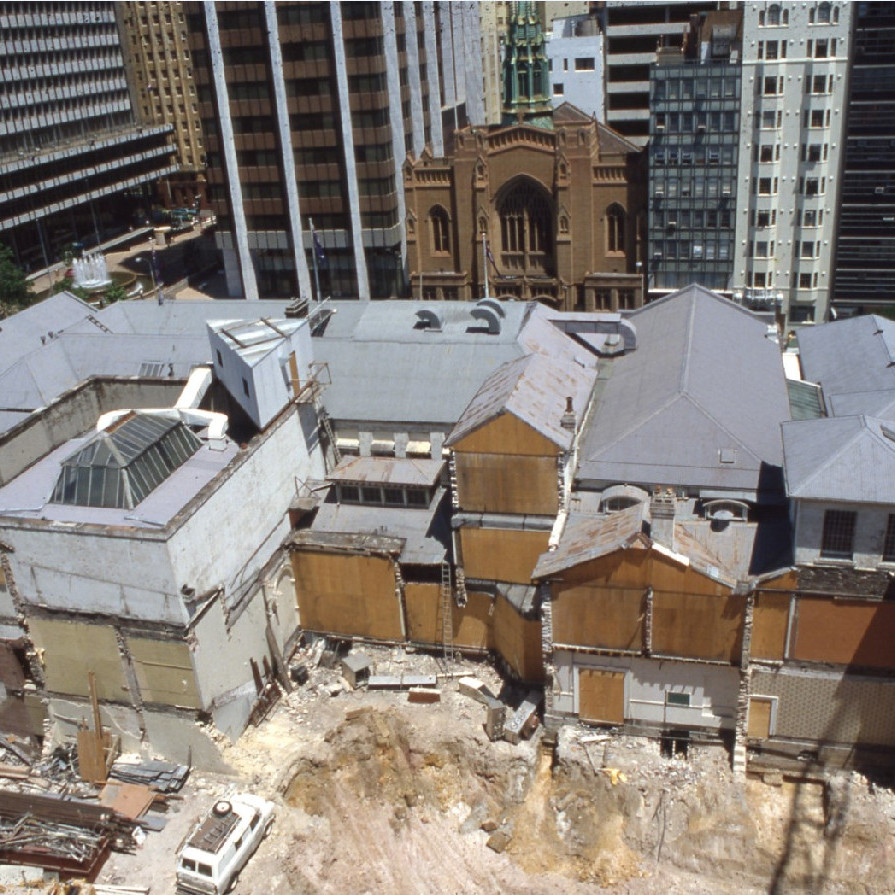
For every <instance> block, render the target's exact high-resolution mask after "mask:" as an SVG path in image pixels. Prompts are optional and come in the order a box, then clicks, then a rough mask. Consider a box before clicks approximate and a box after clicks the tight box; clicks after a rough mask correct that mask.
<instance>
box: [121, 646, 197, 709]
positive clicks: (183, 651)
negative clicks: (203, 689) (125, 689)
mask: <svg viewBox="0 0 895 895" xmlns="http://www.w3.org/2000/svg"><path fill="white" fill-rule="evenodd" d="M127 646H128V649H129V650H130V652H131V656H132V657H133V662H134V670H135V672H136V675H137V683H138V684H139V685H140V694H141V696H142V699H143V702H147V703H160V704H162V705H177V706H183V707H185V708H191V709H195V708H200V707H201V702H200V699H199V692H198V688H197V687H196V674H195V672H194V670H193V663H192V660H191V658H190V651H189V647H188V646H187V645H186V644H185V643H184V642H183V641H172V640H150V639H149V638H142V637H128V638H127Z"/></svg>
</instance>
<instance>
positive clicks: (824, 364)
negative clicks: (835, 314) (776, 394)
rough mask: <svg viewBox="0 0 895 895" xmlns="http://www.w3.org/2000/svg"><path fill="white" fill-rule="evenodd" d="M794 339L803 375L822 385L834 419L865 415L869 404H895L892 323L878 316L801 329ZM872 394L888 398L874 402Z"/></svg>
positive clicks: (870, 406)
mask: <svg viewBox="0 0 895 895" xmlns="http://www.w3.org/2000/svg"><path fill="white" fill-rule="evenodd" d="M798 338H799V360H800V362H801V364H802V375H803V376H804V377H805V379H810V380H811V381H812V382H817V383H820V385H821V386H822V387H823V390H824V395H825V397H826V399H827V403H828V404H829V405H830V406H831V408H833V410H834V412H835V414H836V415H837V416H842V415H847V414H853V413H866V412H868V411H870V410H871V409H872V407H873V403H875V404H876V406H877V407H883V406H885V405H888V404H889V403H890V402H891V401H893V400H895V322H893V321H891V320H887V319H886V318H885V317H878V316H876V315H867V316H860V317H851V318H849V319H847V320H837V321H835V322H833V323H824V324H821V325H820V326H810V327H803V328H802V329H800V330H799V335H798ZM872 392H885V393H888V394H887V395H885V396H881V397H880V398H879V399H877V400H876V401H873V399H871V398H870V397H869V393H872ZM852 397H854V402H852ZM871 402H873V403H871ZM873 412H875V411H873Z"/></svg>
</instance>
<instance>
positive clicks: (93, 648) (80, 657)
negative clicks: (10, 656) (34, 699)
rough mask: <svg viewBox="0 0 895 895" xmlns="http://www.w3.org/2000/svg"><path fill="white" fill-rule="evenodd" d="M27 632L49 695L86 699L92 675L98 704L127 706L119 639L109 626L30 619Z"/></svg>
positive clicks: (59, 620)
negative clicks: (100, 701)
mask: <svg viewBox="0 0 895 895" xmlns="http://www.w3.org/2000/svg"><path fill="white" fill-rule="evenodd" d="M30 629H31V637H32V639H33V641H34V645H35V647H36V649H37V651H38V656H39V657H40V661H41V664H42V665H43V669H44V679H45V681H46V689H47V691H48V692H50V693H58V694H64V695H68V696H80V697H84V698H86V697H87V696H89V694H90V688H89V684H88V674H89V672H91V671H93V672H94V673H95V675H96V692H97V697H98V698H99V699H100V700H103V701H109V702H117V703H130V701H131V694H130V690H129V688H128V685H127V680H126V678H125V674H124V666H123V664H122V659H121V654H120V653H119V650H118V639H117V637H116V634H115V629H114V628H112V627H111V626H110V625H106V624H86V623H84V622H78V621H73V620H69V619H46V618H32V619H31V621H30Z"/></svg>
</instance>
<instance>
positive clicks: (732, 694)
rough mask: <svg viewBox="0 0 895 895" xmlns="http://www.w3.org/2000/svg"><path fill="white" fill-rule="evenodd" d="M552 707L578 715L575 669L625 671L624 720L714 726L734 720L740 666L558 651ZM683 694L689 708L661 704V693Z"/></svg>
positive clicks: (648, 723) (657, 723) (662, 695)
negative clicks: (686, 695)
mask: <svg viewBox="0 0 895 895" xmlns="http://www.w3.org/2000/svg"><path fill="white" fill-rule="evenodd" d="M553 662H554V665H555V667H556V672H555V688H554V695H553V706H554V709H555V710H556V711H557V712H561V713H564V714H578V669H580V668H602V669H605V670H608V671H625V672H626V679H625V720H626V721H631V722H635V723H640V724H646V725H650V726H661V725H664V724H669V725H677V726H683V727H690V728H703V729H708V730H719V729H722V728H724V729H726V728H732V727H733V724H734V721H735V720H736V702H737V692H738V687H739V669H737V668H732V667H729V666H724V665H709V664H707V663H702V662H675V661H673V660H660V659H643V658H639V657H637V656H630V657H627V656H601V655H594V654H592V653H582V652H572V651H571V650H557V651H555V652H554V654H553ZM668 691H671V692H674V693H688V694H689V696H690V705H689V707H681V706H670V705H666V701H665V694H666V692H668Z"/></svg>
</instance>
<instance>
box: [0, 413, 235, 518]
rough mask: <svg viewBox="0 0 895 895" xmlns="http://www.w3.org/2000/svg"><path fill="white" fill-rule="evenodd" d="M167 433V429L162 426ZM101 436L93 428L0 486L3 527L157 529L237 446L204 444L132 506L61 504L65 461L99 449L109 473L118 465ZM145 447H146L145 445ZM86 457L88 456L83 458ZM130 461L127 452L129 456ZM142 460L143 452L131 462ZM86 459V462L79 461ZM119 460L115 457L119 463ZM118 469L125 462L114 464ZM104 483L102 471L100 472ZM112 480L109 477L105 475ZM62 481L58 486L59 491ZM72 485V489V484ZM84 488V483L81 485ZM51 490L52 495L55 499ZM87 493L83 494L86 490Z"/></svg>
mask: <svg viewBox="0 0 895 895" xmlns="http://www.w3.org/2000/svg"><path fill="white" fill-rule="evenodd" d="M175 414H176V411H161V412H157V413H154V414H152V413H149V414H140V415H145V416H147V417H151V418H152V417H154V418H157V419H160V420H168V419H170V418H172V415H175ZM162 428H164V429H165V431H167V427H161V428H160V429H159V434H163V433H162ZM103 434H104V433H98V432H97V431H96V430H91V431H88V432H85V433H83V434H81V435H79V436H77V437H76V438H71V439H68V440H67V441H65V442H64V443H63V444H61V445H59V446H58V447H57V448H55V449H54V450H52V451H51V452H50V453H48V454H47V455H46V456H44V457H42V458H40V459H39V460H37V462H35V463H34V464H32V465H31V466H29V467H28V468H27V469H26V470H25V471H24V472H22V473H21V474H20V475H18V476H17V477H16V478H14V479H13V480H12V481H10V482H8V483H7V484H6V485H4V486H3V487H0V516H2V517H4V523H5V524H10V523H12V522H13V520H19V521H20V522H21V523H23V524H26V525H35V524H36V525H40V526H45V525H46V526H51V527H57V528H59V529H60V530H63V529H64V528H71V527H73V526H78V525H94V526H97V525H98V526H103V527H106V528H115V529H131V530H139V529H142V530H149V531H160V530H162V529H164V528H165V527H166V526H167V525H168V524H169V523H170V522H171V521H172V520H173V519H174V518H175V517H176V516H177V514H178V513H179V512H180V511H181V510H182V509H183V508H184V507H185V506H186V505H187V504H188V503H189V502H190V501H191V500H192V499H193V498H194V497H196V496H197V495H198V494H199V492H200V491H201V490H202V489H203V488H204V487H205V486H206V485H208V484H209V483H210V482H211V481H212V480H213V479H214V478H215V477H216V476H217V475H218V474H219V473H220V472H221V471H222V470H224V469H225V468H226V467H227V466H228V465H229V464H230V463H231V461H232V460H233V459H234V458H235V457H236V455H237V454H238V452H239V448H238V446H237V445H236V444H234V443H233V442H231V441H229V440H228V439H215V440H214V441H213V442H212V441H203V442H202V443H201V444H200V445H199V446H198V448H197V449H196V450H194V452H192V453H191V454H190V456H189V457H188V458H187V459H185V460H184V462H182V463H180V465H178V466H176V467H175V468H171V469H166V470H165V471H164V473H165V474H163V475H157V476H156V477H155V478H154V479H152V480H151V481H150V482H149V484H150V485H154V486H153V487H151V489H150V490H148V492H146V493H145V496H142V493H143V492H142V491H135V492H134V495H135V497H136V498H137V499H136V500H134V501H130V502H131V503H134V504H135V505H133V506H127V505H124V506H90V505H86V503H87V501H86V500H85V501H81V502H80V503H76V502H60V500H54V497H56V498H60V499H61V492H60V491H58V490H57V486H60V475H61V474H62V473H63V469H64V468H65V467H66V464H67V463H68V465H69V467H71V466H72V464H75V465H77V464H81V463H82V460H83V463H85V464H86V463H88V462H93V461H94V460H96V459H97V453H98V449H99V450H100V451H103V453H102V456H101V457H99V460H100V461H101V462H102V463H103V464H105V466H106V467H107V468H108V469H109V471H110V473H111V472H112V471H113V469H112V467H114V466H115V465H116V463H117V461H116V459H115V457H114V451H105V450H103V447H102V446H101V445H100V444H99V439H100V438H102V436H103ZM144 448H145V445H144ZM88 455H89V456H88ZM128 456H129V457H130V453H129V452H128ZM137 456H142V452H141V453H139V454H135V455H134V456H133V457H131V458H130V460H131V461H132V460H133V459H134V458H135V457H137ZM84 458H86V459H84ZM120 459H121V458H120V457H119V460H120ZM117 465H119V466H123V465H127V464H126V463H123V464H122V463H117ZM103 478H104V480H105V470H103ZM109 480H110V481H111V475H110V476H109ZM64 485H65V483H62V487H63V488H64ZM72 487H76V486H75V485H74V484H72ZM85 488H87V485H85ZM54 491H55V492H56V493H55V495H54ZM85 494H86V492H85Z"/></svg>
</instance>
